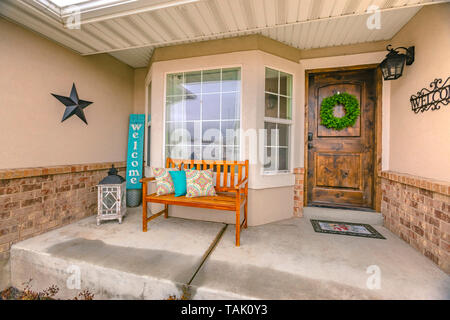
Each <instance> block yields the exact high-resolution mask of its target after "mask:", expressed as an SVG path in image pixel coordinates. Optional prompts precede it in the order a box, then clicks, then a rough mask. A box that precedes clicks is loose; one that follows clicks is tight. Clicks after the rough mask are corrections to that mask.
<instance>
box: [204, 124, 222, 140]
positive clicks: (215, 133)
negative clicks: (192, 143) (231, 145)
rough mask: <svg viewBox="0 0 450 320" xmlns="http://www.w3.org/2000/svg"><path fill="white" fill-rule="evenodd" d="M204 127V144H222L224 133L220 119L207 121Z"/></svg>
mask: <svg viewBox="0 0 450 320" xmlns="http://www.w3.org/2000/svg"><path fill="white" fill-rule="evenodd" d="M202 127H203V128H202V143H203V144H221V141H222V133H221V132H220V122H219V121H205V122H203V125H202Z"/></svg>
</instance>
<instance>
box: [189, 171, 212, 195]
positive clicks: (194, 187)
mask: <svg viewBox="0 0 450 320" xmlns="http://www.w3.org/2000/svg"><path fill="white" fill-rule="evenodd" d="M213 181H214V180H213V172H212V170H192V169H189V170H186V191H187V192H186V197H188V198H194V197H207V196H215V195H216V190H215V189H214V183H213Z"/></svg>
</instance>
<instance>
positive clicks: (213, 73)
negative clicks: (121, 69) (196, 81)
mask: <svg viewBox="0 0 450 320" xmlns="http://www.w3.org/2000/svg"><path fill="white" fill-rule="evenodd" d="M211 92H220V69H217V70H207V71H203V93H211Z"/></svg>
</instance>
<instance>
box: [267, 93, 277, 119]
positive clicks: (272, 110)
mask: <svg viewBox="0 0 450 320" xmlns="http://www.w3.org/2000/svg"><path fill="white" fill-rule="evenodd" d="M265 101H266V102H265V116H266V117H271V118H278V96H276V95H273V94H269V93H266V99H265Z"/></svg>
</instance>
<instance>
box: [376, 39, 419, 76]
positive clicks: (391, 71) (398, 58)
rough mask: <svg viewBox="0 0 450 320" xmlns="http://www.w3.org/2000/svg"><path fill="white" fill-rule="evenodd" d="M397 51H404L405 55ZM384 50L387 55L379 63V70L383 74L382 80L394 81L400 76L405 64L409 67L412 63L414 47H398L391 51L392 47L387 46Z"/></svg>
mask: <svg viewBox="0 0 450 320" xmlns="http://www.w3.org/2000/svg"><path fill="white" fill-rule="evenodd" d="M399 49H402V50H404V51H405V53H400V51H399ZM386 50H388V51H389V53H388V54H387V55H386V58H385V59H384V60H383V62H381V64H380V68H381V72H382V73H383V78H384V80H395V79H398V78H400V77H401V76H402V74H403V68H404V66H405V63H406V65H407V66H410V65H412V64H413V62H414V51H415V50H414V47H409V48H405V47H398V48H396V49H393V47H392V45H388V46H387V47H386Z"/></svg>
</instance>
